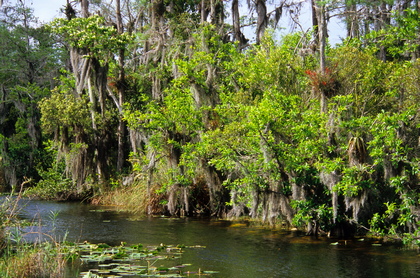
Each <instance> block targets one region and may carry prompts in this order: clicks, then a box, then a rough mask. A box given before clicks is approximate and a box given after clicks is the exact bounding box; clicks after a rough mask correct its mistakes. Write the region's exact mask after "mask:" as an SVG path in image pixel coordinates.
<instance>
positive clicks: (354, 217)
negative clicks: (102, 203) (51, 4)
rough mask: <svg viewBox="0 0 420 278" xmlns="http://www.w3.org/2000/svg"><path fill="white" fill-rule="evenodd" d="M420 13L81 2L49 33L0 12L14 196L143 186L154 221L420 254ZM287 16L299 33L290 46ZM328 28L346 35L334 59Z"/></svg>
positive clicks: (6, 9) (5, 141)
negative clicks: (417, 248) (246, 228)
mask: <svg viewBox="0 0 420 278" xmlns="http://www.w3.org/2000/svg"><path fill="white" fill-rule="evenodd" d="M63 4H64V3H63ZM418 9H419V7H418V6H417V4H416V3H414V2H410V1H408V2H407V1H386V2H381V1H373V2H372V1H371V2H364V1H324V2H318V1H312V2H308V3H306V2H301V1H293V0H285V1H281V2H279V3H277V2H275V3H273V2H269V1H265V0H257V1H251V2H247V3H242V2H241V1H237V0H233V1H228V2H226V1H225V2H222V1H206V0H200V1H198V0H193V1H187V2H185V1H177V0H152V1H134V0H123V1H121V0H118V1H88V0H81V1H73V2H70V1H67V3H66V4H65V5H64V6H63V17H62V18H57V19H55V20H53V21H52V22H49V23H48V24H45V25H40V24H38V23H37V21H36V18H34V17H33V15H32V11H31V10H30V9H28V7H26V6H25V4H24V2H19V3H18V4H17V5H15V6H13V5H11V4H9V3H8V2H7V1H5V3H3V6H2V7H1V18H2V21H1V23H0V36H1V37H2V39H1V40H0V42H1V44H2V46H1V48H0V59H1V61H2V63H1V65H2V66H1V70H0V82H1V84H0V85H1V88H0V89H1V97H2V102H1V106H0V109H1V111H2V113H1V125H0V134H1V136H0V139H1V140H0V142H1V150H0V153H1V158H2V169H3V173H4V177H3V179H4V185H5V186H6V187H16V186H18V185H19V184H20V183H22V181H24V180H27V181H28V180H29V181H31V182H30V183H28V182H25V184H30V186H29V188H28V189H27V194H30V195H33V196H38V197H42V198H58V199H72V198H77V199H86V198H87V199H89V198H91V199H92V198H93V199H95V200H100V199H101V198H100V197H98V196H104V194H107V192H111V193H110V194H113V192H114V193H115V192H117V191H118V190H121V189H127V188H130V189H131V190H134V189H138V190H137V191H130V190H128V192H137V193H136V194H135V195H134V198H135V199H136V203H137V204H138V207H139V208H141V210H142V211H143V212H146V213H165V214H170V215H195V214H207V215H213V216H219V217H241V216H248V217H251V218H255V219H260V220H262V221H264V222H266V223H269V224H278V223H280V224H282V225H286V226H296V227H299V228H304V229H306V230H307V232H308V233H309V234H321V233H323V234H329V235H334V236H348V235H355V234H366V233H371V234H376V235H381V236H392V237H394V238H398V239H401V240H404V241H405V242H407V243H415V244H419V242H420V241H419V231H420V230H419V220H420V219H419V216H420V213H419V212H420V205H419V199H420V195H419V193H420V192H419V171H418V169H419V166H418V165H419V151H420V148H419V136H420V134H419V131H420V130H419V118H418V117H417V116H419V115H418V113H419V112H418V111H419V104H418V101H417V98H418V94H419V90H420V84H419V80H420V62H419V60H418V55H419V47H418V41H419V37H418V33H419V32H418V26H419V18H420V17H419V11H418ZM302 11H305V12H306V14H311V17H312V26H311V28H308V29H307V30H304V29H303V28H302V25H301V23H300V21H299V16H298V15H297V14H299V13H301V12H302ZM283 18H285V19H289V20H290V21H291V22H293V23H294V26H298V27H299V26H300V28H299V29H294V30H292V31H291V32H289V33H288V34H285V35H279V30H281V29H282V28H283V29H284V28H289V26H281V22H282V21H281V19H283ZM330 19H331V20H332V19H334V20H341V21H342V22H344V23H345V26H346V28H345V30H341V31H342V33H343V35H342V38H343V39H342V41H341V42H340V43H339V44H337V45H335V46H333V45H330V44H329V42H328V41H329V38H328V35H329V34H328V24H329V21H330ZM115 194H116V193H115Z"/></svg>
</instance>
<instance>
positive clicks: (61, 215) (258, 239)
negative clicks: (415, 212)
mask: <svg viewBox="0 0 420 278" xmlns="http://www.w3.org/2000/svg"><path fill="white" fill-rule="evenodd" d="M21 203H22V210H21V211H20V214H19V216H20V217H21V218H23V219H26V220H28V221H30V222H32V223H34V226H29V227H26V228H25V232H27V234H26V236H25V237H26V238H27V239H28V240H37V239H38V238H39V237H42V233H45V234H48V235H50V236H52V237H54V238H55V239H56V240H62V239H65V240H66V241H72V242H85V241H87V242H90V243H106V244H108V245H113V246H118V245H121V242H126V243H127V246H129V245H133V244H139V243H141V244H143V246H145V247H146V246H149V245H151V246H159V245H161V244H165V245H174V246H176V245H178V244H184V245H187V246H196V248H185V249H183V253H182V256H181V258H179V259H175V260H174V261H173V262H170V264H173V265H172V266H175V265H185V266H187V268H189V269H190V270H191V271H209V272H208V273H211V274H207V275H206V276H204V275H202V276H200V277H216V278H221V277H223V278H241V277H243V278H248V277H249V278H259V277H261V278H263V277H264V278H266V277H352V278H353V277H369V278H370V277H381V278H384V277H420V256H419V254H418V252H416V251H412V250H404V249H402V248H401V247H398V246H393V245H386V244H382V245H380V244H375V243H374V242H368V241H360V240H347V241H337V240H334V239H326V238H319V239H314V238H311V237H307V236H303V235H298V234H297V233H293V232H284V231H278V230H276V231H273V230H268V229H261V228H256V227H250V226H248V225H246V224H243V223H238V222H231V221H220V220H214V219H204V218H163V217H162V218H160V217H151V218H144V219H134V218H132V217H133V216H132V215H130V214H126V213H118V212H116V211H112V210H105V209H104V208H103V207H97V206H91V205H86V204H79V203H57V202H46V201H28V200H21ZM156 264H160V262H157V263H156ZM166 266H167V267H171V266H170V265H166ZM86 267H87V266H86V265H82V266H76V267H73V268H71V269H69V273H68V276H67V277H80V272H81V271H82V270H84V271H86V270H87V269H83V268H86ZM212 271H217V272H218V273H212ZM185 273H188V272H184V275H185V276H188V275H186V274H185ZM188 277H199V275H198V274H197V273H195V274H194V273H191V274H190V275H189V276H188Z"/></svg>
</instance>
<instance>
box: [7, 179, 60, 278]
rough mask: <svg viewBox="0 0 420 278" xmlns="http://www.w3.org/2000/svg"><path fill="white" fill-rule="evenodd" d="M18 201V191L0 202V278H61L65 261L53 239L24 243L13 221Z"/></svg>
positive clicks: (15, 218) (19, 228)
mask: <svg viewBox="0 0 420 278" xmlns="http://www.w3.org/2000/svg"><path fill="white" fill-rule="evenodd" d="M22 187H23V185H22ZM22 187H21V188H22ZM21 197H22V190H20V191H19V193H18V194H10V195H8V196H4V197H3V198H2V199H1V200H0V202H1V205H0V277H4V278H22V277H25V278H35V277H53V278H54V277H63V276H64V272H65V266H66V257H65V255H63V252H61V251H62V250H61V247H60V244H59V243H57V242H54V240H53V238H51V241H43V242H31V243H28V242H27V241H26V240H25V239H24V234H22V230H23V226H22V225H23V224H22V222H21V221H19V219H18V217H17V215H18V212H19V210H20V209H21V207H20V205H19V201H20V200H21Z"/></svg>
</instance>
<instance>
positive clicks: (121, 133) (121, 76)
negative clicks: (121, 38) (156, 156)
mask: <svg viewBox="0 0 420 278" xmlns="http://www.w3.org/2000/svg"><path fill="white" fill-rule="evenodd" d="M115 5H116V13H117V30H118V34H122V33H123V32H124V29H123V22H122V18H121V4H120V0H116V2H115ZM124 55H125V53H124V49H123V48H121V49H120V50H119V55H118V56H119V57H118V67H119V69H118V82H117V90H118V102H119V107H122V106H123V104H124V95H125V71H124V66H125V65H124ZM120 112H122V111H120ZM125 129H126V127H125V122H124V120H123V119H122V115H121V116H120V117H119V119H118V131H117V136H118V158H117V171H119V172H121V170H122V168H123V166H124V161H125V152H124V143H125V133H126V132H125Z"/></svg>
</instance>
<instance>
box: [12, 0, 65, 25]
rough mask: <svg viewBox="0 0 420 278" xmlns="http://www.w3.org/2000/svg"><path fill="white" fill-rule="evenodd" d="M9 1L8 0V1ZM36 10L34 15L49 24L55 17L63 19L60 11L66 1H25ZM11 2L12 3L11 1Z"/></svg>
mask: <svg viewBox="0 0 420 278" xmlns="http://www.w3.org/2000/svg"><path fill="white" fill-rule="evenodd" d="M6 1H7V0H6ZM25 1H26V4H27V5H28V6H29V7H31V8H33V9H34V15H35V16H36V17H38V18H39V19H40V20H41V21H42V22H49V21H51V20H52V19H54V18H55V17H62V15H61V14H60V9H61V8H63V7H64V5H66V3H67V1H66V0H25ZM9 2H11V1H9Z"/></svg>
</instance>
